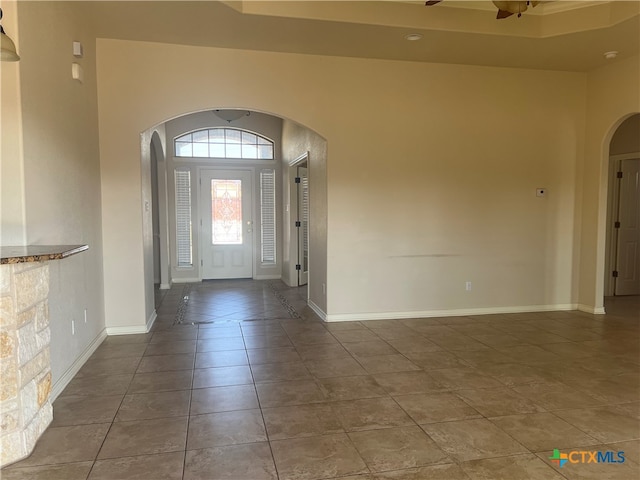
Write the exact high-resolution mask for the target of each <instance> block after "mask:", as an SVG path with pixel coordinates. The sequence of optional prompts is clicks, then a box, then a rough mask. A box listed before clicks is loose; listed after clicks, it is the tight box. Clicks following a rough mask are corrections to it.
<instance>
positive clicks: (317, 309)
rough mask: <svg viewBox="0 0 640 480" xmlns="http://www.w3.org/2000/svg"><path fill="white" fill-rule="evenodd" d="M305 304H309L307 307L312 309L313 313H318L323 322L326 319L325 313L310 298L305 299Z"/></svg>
mask: <svg viewBox="0 0 640 480" xmlns="http://www.w3.org/2000/svg"><path fill="white" fill-rule="evenodd" d="M307 305H309V308H310V309H311V310H313V311H314V312H315V314H316V315H318V316H319V317H320V319H321V320H322V321H323V322H326V321H327V314H326V313H325V311H324V310H322V309H321V308H320V307H319V306H318V305H316V304H315V303H313V302H312V301H311V300H308V301H307Z"/></svg>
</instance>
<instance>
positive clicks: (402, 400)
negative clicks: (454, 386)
mask: <svg viewBox="0 0 640 480" xmlns="http://www.w3.org/2000/svg"><path fill="white" fill-rule="evenodd" d="M393 398H394V399H395V400H396V402H398V403H399V404H400V406H401V407H402V408H403V409H404V410H405V411H406V412H407V413H408V414H409V415H410V416H411V418H413V420H415V421H416V423H419V424H423V423H438V422H447V421H452V420H469V419H473V418H481V417H482V415H480V413H479V412H478V411H477V410H476V409H475V408H473V407H471V406H470V405H468V404H467V403H466V402H464V401H463V400H461V399H460V397H458V396H457V395H455V394H454V393H448V392H443V393H430V394H427V393H420V394H417V395H398V396H394V397H393Z"/></svg>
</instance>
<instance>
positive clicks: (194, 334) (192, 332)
mask: <svg viewBox="0 0 640 480" xmlns="http://www.w3.org/2000/svg"><path fill="white" fill-rule="evenodd" d="M197 338H198V329H197V328H188V329H187V328H180V329H173V330H169V331H161V332H155V333H154V334H153V337H151V341H150V342H149V343H152V344H153V343H166V342H174V341H182V340H196V339H197Z"/></svg>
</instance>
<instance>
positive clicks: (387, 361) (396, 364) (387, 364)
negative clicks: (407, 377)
mask: <svg viewBox="0 0 640 480" xmlns="http://www.w3.org/2000/svg"><path fill="white" fill-rule="evenodd" d="M358 363H360V365H362V366H363V367H364V369H365V370H366V371H367V372H369V373H370V374H376V373H390V372H410V371H414V370H420V367H419V366H418V365H416V364H415V363H413V362H412V361H411V360H409V359H407V357H405V356H404V355H373V356H370V357H358Z"/></svg>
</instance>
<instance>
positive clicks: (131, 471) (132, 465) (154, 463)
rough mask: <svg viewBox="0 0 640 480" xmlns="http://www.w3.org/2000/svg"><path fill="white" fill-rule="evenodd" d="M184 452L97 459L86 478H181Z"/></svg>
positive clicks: (98, 479)
mask: <svg viewBox="0 0 640 480" xmlns="http://www.w3.org/2000/svg"><path fill="white" fill-rule="evenodd" d="M183 468H184V452H172V453H160V454H157V455H141V456H136V457H121V458H112V459H108V460H98V461H97V462H96V463H95V465H94V466H93V468H92V469H91V475H89V478H88V480H116V479H127V480H148V479H151V478H153V480H182V471H183Z"/></svg>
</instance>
